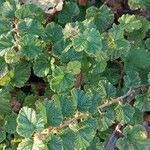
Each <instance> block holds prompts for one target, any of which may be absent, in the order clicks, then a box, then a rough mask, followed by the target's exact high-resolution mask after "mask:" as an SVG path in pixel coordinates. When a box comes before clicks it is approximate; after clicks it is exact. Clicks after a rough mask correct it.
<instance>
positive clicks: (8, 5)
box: [1, 0, 16, 19]
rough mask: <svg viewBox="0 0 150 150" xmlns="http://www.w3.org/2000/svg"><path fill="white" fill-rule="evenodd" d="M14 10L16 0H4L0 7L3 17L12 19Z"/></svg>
mask: <svg viewBox="0 0 150 150" xmlns="http://www.w3.org/2000/svg"><path fill="white" fill-rule="evenodd" d="M15 10H16V0H10V1H5V2H4V3H3V5H2V7H1V13H2V16H3V17H6V18H9V19H14V18H15Z"/></svg>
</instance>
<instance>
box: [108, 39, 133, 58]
mask: <svg viewBox="0 0 150 150" xmlns="http://www.w3.org/2000/svg"><path fill="white" fill-rule="evenodd" d="M113 44H114V46H112V47H111V46H110V45H109V43H108V47H109V48H108V50H107V54H108V55H109V56H110V58H111V60H113V59H118V58H119V57H123V56H124V57H126V56H127V54H128V52H129V50H130V47H131V46H130V42H129V41H127V40H125V39H118V40H116V41H114V43H113Z"/></svg>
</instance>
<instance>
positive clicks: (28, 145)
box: [17, 138, 47, 150]
mask: <svg viewBox="0 0 150 150" xmlns="http://www.w3.org/2000/svg"><path fill="white" fill-rule="evenodd" d="M35 149H36V150H47V147H46V145H45V144H44V143H42V141H41V140H38V139H36V138H34V139H29V138H25V139H23V140H22V142H20V143H19V145H18V147H17V150H35Z"/></svg>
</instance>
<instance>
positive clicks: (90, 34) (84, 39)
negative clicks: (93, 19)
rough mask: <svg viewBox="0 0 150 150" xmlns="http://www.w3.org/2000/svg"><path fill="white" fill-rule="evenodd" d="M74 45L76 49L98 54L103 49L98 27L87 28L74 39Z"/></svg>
mask: <svg viewBox="0 0 150 150" xmlns="http://www.w3.org/2000/svg"><path fill="white" fill-rule="evenodd" d="M73 47H74V49H75V50H76V51H78V52H80V51H85V52H86V53H87V54H89V55H96V54H97V53H99V52H100V51H101V49H102V40H101V36H100V33H99V32H98V31H97V30H96V29H91V30H85V31H84V32H83V34H81V33H79V34H78V35H76V36H75V37H74V39H73Z"/></svg>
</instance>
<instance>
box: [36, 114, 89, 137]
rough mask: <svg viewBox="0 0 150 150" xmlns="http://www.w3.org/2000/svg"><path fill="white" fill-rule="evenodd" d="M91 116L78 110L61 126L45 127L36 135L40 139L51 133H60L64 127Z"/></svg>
mask: <svg viewBox="0 0 150 150" xmlns="http://www.w3.org/2000/svg"><path fill="white" fill-rule="evenodd" d="M88 116H89V113H79V112H77V113H76V114H75V116H74V117H73V118H71V119H69V120H67V121H64V122H63V123H62V124H60V125H59V127H49V128H46V129H44V130H43V131H42V132H40V133H35V135H34V136H36V137H37V138H38V139H44V138H46V137H47V136H48V135H50V134H57V133H59V132H60V131H61V130H62V129H64V128H66V127H68V126H69V125H70V124H73V123H75V122H76V121H78V120H81V119H85V118H87V117H88Z"/></svg>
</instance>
